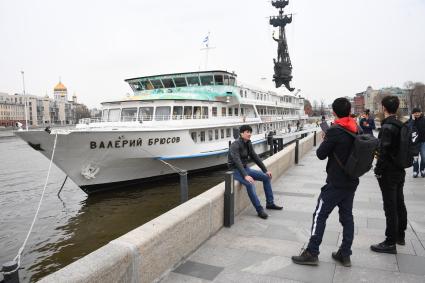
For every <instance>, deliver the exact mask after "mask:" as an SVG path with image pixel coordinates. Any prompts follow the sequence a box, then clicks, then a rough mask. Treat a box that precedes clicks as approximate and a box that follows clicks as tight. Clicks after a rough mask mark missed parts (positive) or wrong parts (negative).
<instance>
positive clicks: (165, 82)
mask: <svg viewBox="0 0 425 283" xmlns="http://www.w3.org/2000/svg"><path fill="white" fill-rule="evenodd" d="M162 84H163V85H164V87H165V88H172V87H176V86H175V85H174V82H173V80H172V79H162Z"/></svg>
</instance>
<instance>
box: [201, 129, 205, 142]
mask: <svg viewBox="0 0 425 283" xmlns="http://www.w3.org/2000/svg"><path fill="white" fill-rule="evenodd" d="M200 137H201V142H204V141H205V132H204V131H201V135H200Z"/></svg>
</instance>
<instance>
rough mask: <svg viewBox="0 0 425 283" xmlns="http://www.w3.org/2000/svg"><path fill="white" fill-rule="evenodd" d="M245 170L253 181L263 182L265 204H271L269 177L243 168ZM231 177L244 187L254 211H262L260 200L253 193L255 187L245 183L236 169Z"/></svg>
mask: <svg viewBox="0 0 425 283" xmlns="http://www.w3.org/2000/svg"><path fill="white" fill-rule="evenodd" d="M245 170H246V173H248V175H249V176H251V177H252V178H253V179H254V180H256V181H262V182H263V187H264V193H265V194H266V202H267V204H273V203H274V201H273V191H272V185H271V183H270V178H269V176H267V174H265V173H263V172H261V171H258V170H253V169H251V168H248V167H247V168H245ZM233 176H234V177H235V180H238V181H239V183H241V184H243V185H244V186H245V187H246V191H247V192H248V196H249V199H250V200H251V202H252V204H253V205H254V207H255V210H257V212H260V211H262V210H263V207H262V206H261V204H260V200H259V199H258V196H257V193H256V192H255V185H254V184H251V183H250V182H248V181H246V180H245V178H244V177H243V176H242V174H241V173H240V172H239V170H238V169H234V172H233Z"/></svg>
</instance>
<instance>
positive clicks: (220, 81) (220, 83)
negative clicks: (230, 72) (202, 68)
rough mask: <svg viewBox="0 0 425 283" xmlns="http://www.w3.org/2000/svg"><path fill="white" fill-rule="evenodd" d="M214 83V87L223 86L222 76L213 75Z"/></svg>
mask: <svg viewBox="0 0 425 283" xmlns="http://www.w3.org/2000/svg"><path fill="white" fill-rule="evenodd" d="M214 81H215V84H216V85H223V76H222V75H214Z"/></svg>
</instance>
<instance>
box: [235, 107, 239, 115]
mask: <svg viewBox="0 0 425 283" xmlns="http://www.w3.org/2000/svg"><path fill="white" fill-rule="evenodd" d="M238 115H239V109H238V108H235V116H238Z"/></svg>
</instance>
